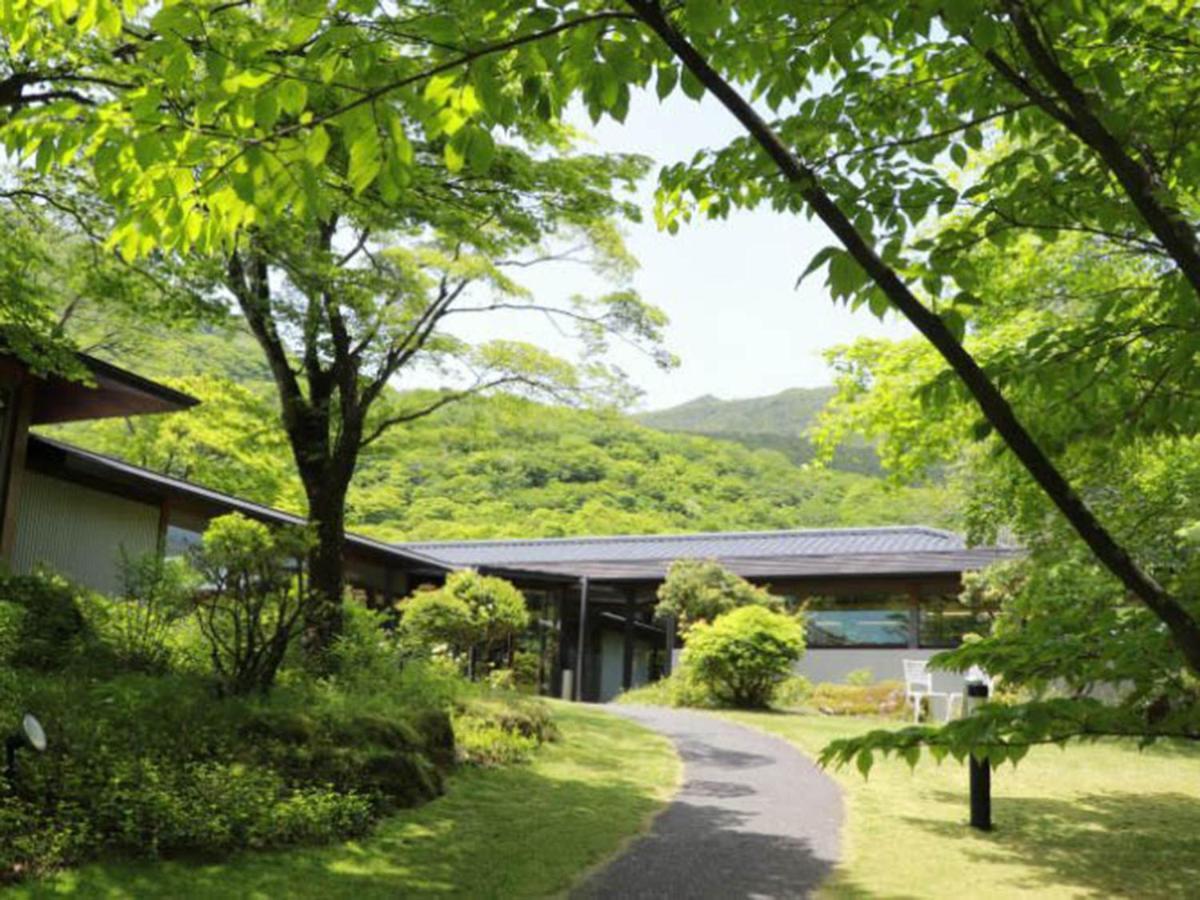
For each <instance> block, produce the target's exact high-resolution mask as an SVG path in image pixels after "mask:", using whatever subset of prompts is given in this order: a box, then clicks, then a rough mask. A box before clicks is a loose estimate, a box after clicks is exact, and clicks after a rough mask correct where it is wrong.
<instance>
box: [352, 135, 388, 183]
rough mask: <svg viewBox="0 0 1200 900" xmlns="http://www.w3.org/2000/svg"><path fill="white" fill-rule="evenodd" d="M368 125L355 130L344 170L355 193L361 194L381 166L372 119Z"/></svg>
mask: <svg viewBox="0 0 1200 900" xmlns="http://www.w3.org/2000/svg"><path fill="white" fill-rule="evenodd" d="M369 125H370V127H367V128H361V129H358V130H357V131H355V132H354V134H353V137H352V139H351V144H350V165H349V168H348V169H347V170H346V177H347V180H349V182H350V187H351V188H352V189H353V191H354V193H356V194H361V193H362V192H363V191H364V190H366V189H367V188H368V187H369V186H370V185H371V182H373V181H374V180H375V177H376V176H377V175H378V174H379V170H380V168H381V167H382V166H383V150H382V147H381V146H380V143H379V133H378V132H377V131H376V130H375V128H374V122H373V121H372V122H370V123H369Z"/></svg>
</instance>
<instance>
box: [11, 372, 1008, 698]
mask: <svg viewBox="0 0 1200 900" xmlns="http://www.w3.org/2000/svg"><path fill="white" fill-rule="evenodd" d="M80 361H81V362H82V363H83V365H84V366H85V367H86V368H87V369H88V371H89V372H90V373H91V376H92V379H91V381H92V383H90V384H83V383H79V382H73V381H68V380H65V379H61V378H57V377H54V376H48V377H43V376H39V375H37V374H36V373H33V372H31V371H29V369H28V368H27V367H25V366H23V365H22V364H20V363H19V362H17V361H16V360H15V359H13V358H11V357H0V561H3V562H5V563H6V564H7V565H8V566H10V567H11V568H12V569H14V570H15V571H19V572H26V571H30V570H32V569H33V568H35V567H36V566H38V565H47V566H49V567H50V568H52V569H54V570H56V571H59V572H61V573H63V574H64V575H66V576H67V577H69V578H71V579H73V580H75V581H76V582H78V583H80V584H83V585H86V586H88V587H91V588H93V589H96V590H100V591H105V592H113V591H116V590H118V589H119V588H120V560H121V558H122V556H123V555H129V556H138V555H143V554H146V553H159V554H163V555H167V556H171V555H177V554H179V553H182V552H183V551H184V550H185V549H186V548H187V547H188V546H190V545H192V544H193V543H195V542H196V541H197V540H198V539H199V536H200V534H201V533H202V531H203V530H204V528H205V526H206V524H207V523H208V522H209V521H210V520H211V519H213V518H215V517H216V516H219V515H223V514H225V513H229V512H240V513H242V514H244V515H246V516H248V517H250V518H253V519H257V520H259V521H262V522H266V523H268V524H277V525H296V524H302V522H303V520H302V519H301V518H300V517H298V516H296V515H293V514H290V513H286V512H283V511H280V510H276V509H271V508H269V507H266V506H262V505H260V504H256V503H252V502H249V501H247V500H243V499H241V498H238V497H233V496H230V495H228V494H223V493H220V492H218V491H213V490H210V489H208V488H205V487H202V486H200V485H196V484H192V483H190V482H187V481H184V480H181V479H178V478H172V477H169V476H165V475H161V474H159V473H156V472H152V471H149V470H147V469H144V468H141V467H138V466H134V465H131V464H129V463H127V462H124V461H122V460H119V459H115V458H113V457H109V456H104V455H102V454H98V453H92V452H90V451H87V450H83V449H81V448H79V447H74V446H71V445H70V444H66V443H63V442H61V441H56V440H51V439H49V438H46V437H42V436H39V435H36V434H31V433H30V432H29V428H30V427H31V426H34V425H38V424H49V423H55V422H67V421H75V420H80V419H90V418H101V417H105V416H132V415H141V414H149V413H167V412H180V411H183V410H186V409H187V408H189V407H190V406H193V405H194V404H195V402H196V401H195V400H194V399H193V398H190V397H188V396H186V395H184V394H180V393H179V392H177V391H173V390H171V389H169V388H166V387H164V386H162V385H159V384H155V383H154V382H151V381H147V380H146V379H144V378H141V377H139V376H137V375H134V374H133V373H130V372H126V371H124V370H122V369H119V368H117V367H115V366H111V365H109V364H106V363H103V362H101V361H99V360H95V359H92V358H90V357H86V356H81V357H80ZM1011 553H1012V551H1010V550H1004V549H1000V548H974V549H972V548H968V547H966V545H965V544H964V542H963V541H962V539H961V538H960V537H959V536H958V535H955V534H952V533H950V532H947V531H942V530H938V529H934V528H925V527H920V526H904V527H888V528H848V529H819V530H800V531H775V532H744V533H719V534H691V535H632V536H619V537H593V538H562V539H548V540H499V541H434V542H409V543H403V544H392V543H387V542H384V541H379V540H375V539H373V538H370V537H366V536H363V535H357V534H348V535H347V539H346V569H347V581H348V583H349V584H350V586H351V587H353V588H354V589H356V590H358V591H360V592H361V593H362V594H363V595H364V596H365V598H366V599H367V602H369V603H371V604H373V605H376V606H379V607H382V608H390V607H391V606H392V604H393V602H394V601H395V600H396V599H399V598H401V597H404V596H407V595H408V593H410V592H411V590H412V589H414V588H415V587H416V586H417V585H420V584H425V583H437V582H439V581H441V580H442V579H443V578H444V577H445V575H446V574H447V573H448V572H450V571H453V570H454V569H458V568H465V567H470V568H476V569H479V570H481V571H485V572H488V573H490V574H496V575H501V576H504V577H506V578H509V579H510V580H512V581H514V582H515V583H516V584H517V585H518V586H519V587H520V588H521V589H522V590H523V591H524V593H525V595H526V598H527V600H528V602H529V603H530V606H531V608H532V610H533V613H534V618H535V621H536V627H535V630H534V632H533V635H532V637H531V640H532V642H533V643H534V645H535V651H536V653H537V656H538V659H539V672H540V682H541V689H542V691H543V692H545V693H548V694H552V695H555V696H565V697H572V698H576V699H582V700H608V699H611V698H612V697H614V696H616V694H618V693H619V692H620V691H621V690H623V689H626V688H629V687H633V686H636V685H639V684H644V683H646V682H647V681H649V680H652V679H654V678H657V677H659V676H660V675H662V674H664V673H666V672H669V671H670V669H671V666H672V665H673V663H674V661H675V657H676V654H677V647H678V640H677V638H676V635H675V634H674V630H673V628H672V626H671V624H670V623H662V622H656V621H655V620H654V617H653V607H654V604H655V602H656V597H655V592H656V590H657V588H658V585H659V584H660V583H661V582H662V579H663V577H664V575H665V573H666V570H667V567H668V566H669V565H670V563H671V562H672V561H674V560H677V559H685V558H689V559H711V560H715V561H717V562H720V563H721V564H722V565H724V566H726V567H727V568H729V569H730V570H732V571H734V572H736V573H738V574H739V575H742V576H743V577H745V578H747V579H748V580H750V581H752V582H755V583H757V584H761V585H764V586H766V587H768V588H769V589H770V590H771V591H773V592H775V593H777V594H780V595H783V596H785V597H789V598H792V599H793V600H794V601H795V602H796V603H803V604H804V605H805V607H806V609H807V610H808V651H807V653H806V655H805V658H804V660H803V662H802V663H801V666H800V671H801V673H802V674H805V675H807V676H808V677H810V678H812V679H813V680H814V681H840V680H843V679H844V678H845V677H846V675H847V674H848V673H849V672H852V671H855V670H860V669H864V668H866V669H870V670H871V671H872V673H873V674H874V675H875V676H876V677H878V678H888V677H899V675H900V671H901V660H902V659H905V658H924V657H928V656H930V655H932V654H933V653H935V652H937V650H939V649H943V648H946V647H951V646H955V645H956V644H957V643H958V641H959V640H960V638H961V636H962V635H963V634H965V633H967V632H968V631H972V630H976V629H977V628H978V626H979V623H977V622H976V621H975V620H974V618H973V615H972V613H971V611H970V610H969V609H967V608H966V607H964V606H963V605H962V604H960V603H959V602H958V600H957V599H956V598H957V595H958V594H959V592H960V590H961V587H962V575H963V573H965V572H969V571H972V570H975V569H979V568H983V567H984V566H986V565H988V564H990V563H991V562H993V561H995V560H997V559H999V558H1003V557H1005V556H1008V555H1011Z"/></svg>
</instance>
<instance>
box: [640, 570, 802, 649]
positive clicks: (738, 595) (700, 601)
mask: <svg viewBox="0 0 1200 900" xmlns="http://www.w3.org/2000/svg"><path fill="white" fill-rule="evenodd" d="M782 605H783V604H782V602H781V601H780V599H779V598H778V597H776V596H774V595H773V594H772V593H771V592H770V591H768V590H766V589H765V588H761V587H756V586H755V585H753V584H751V583H750V582H748V581H747V580H746V579H745V578H742V577H741V576H740V575H736V574H734V573H733V572H730V571H729V570H728V569H726V568H725V567H724V566H722V565H721V564H720V563H718V562H715V561H714V560H700V559H677V560H675V561H674V562H673V563H671V565H670V567H669V568H668V569H667V577H666V578H665V579H663V583H662V584H661V585H659V587H658V605H656V606H655V607H654V615H655V616H656V617H657V618H659V619H665V618H668V617H669V618H674V619H675V620H677V621H678V622H679V627H680V630H681V631H682V632H683V633H684V634H687V633H689V632H690V631H691V629H692V628H694V627H695V626H696V625H698V624H699V623H701V622H714V621H716V619H717V618H718V617H719V616H723V615H724V614H725V613H728V612H731V611H732V610H734V609H737V608H738V607H741V606H762V607H765V608H766V609H772V610H777V609H779V608H780V607H781V606H782Z"/></svg>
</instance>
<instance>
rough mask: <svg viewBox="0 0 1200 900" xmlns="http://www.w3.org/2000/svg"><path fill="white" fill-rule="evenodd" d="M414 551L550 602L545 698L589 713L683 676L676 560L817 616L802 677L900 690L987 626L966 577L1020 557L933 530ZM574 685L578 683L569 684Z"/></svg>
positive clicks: (541, 603)
mask: <svg viewBox="0 0 1200 900" xmlns="http://www.w3.org/2000/svg"><path fill="white" fill-rule="evenodd" d="M404 546H405V547H406V548H407V549H408V550H411V551H413V552H416V553H420V554H425V555H428V556H432V557H435V558H437V559H440V560H444V561H445V562H446V563H447V564H449V565H454V566H470V567H473V568H478V569H481V570H492V571H496V572H498V573H501V574H506V575H507V577H509V578H511V579H513V580H514V581H516V582H517V583H518V584H520V585H521V586H522V587H524V588H525V590H526V594H527V596H531V597H536V598H537V601H536V602H537V605H538V608H539V609H541V610H542V613H541V615H540V618H541V619H542V621H544V622H546V623H547V626H546V627H548V628H550V629H552V631H553V634H554V636H555V637H556V638H557V647H558V659H557V670H558V672H559V673H560V674H559V675H557V676H556V677H555V678H554V679H553V680H552V681H550V682H549V683H547V684H546V685H545V688H546V690H548V691H549V692H551V693H554V694H556V695H563V694H564V693H565V694H567V695H573V696H576V697H579V698H581V699H585V700H608V699H611V698H612V697H614V696H615V695H616V694H617V693H619V692H620V690H622V689H623V688H628V687H632V686H636V685H638V684H641V683H644V682H645V681H646V680H648V679H649V678H651V677H653V676H654V675H655V674H657V673H659V672H663V671H669V669H670V667H671V664H672V662H673V659H674V656H675V647H676V644H677V641H676V640H675V639H674V635H672V634H671V633H670V629H669V627H664V626H662V625H661V624H660V623H655V622H654V620H653V614H652V610H653V607H654V604H655V602H656V597H655V592H656V590H657V589H658V586H659V584H661V582H662V580H663V578H664V576H665V574H666V570H667V567H668V566H669V565H670V564H671V562H672V561H674V560H677V559H711V560H715V561H717V562H719V563H721V564H722V565H723V566H725V567H726V568H728V569H729V570H731V571H733V572H736V573H737V574H739V575H741V576H742V577H744V578H746V579H747V580H749V581H751V582H754V583H756V584H760V585H763V586H765V587H767V588H768V589H769V590H771V591H772V592H773V593H776V594H779V595H781V596H784V597H788V598H792V599H793V600H794V601H795V602H796V603H803V604H804V605H805V607H806V609H807V610H808V616H807V628H808V635H807V642H808V649H807V651H806V653H805V656H804V659H803V661H802V662H801V663H800V666H799V671H800V673H801V674H803V675H805V676H807V677H809V678H811V679H813V680H814V681H842V680H844V679H845V677H846V675H847V674H849V673H850V672H853V671H856V670H861V669H864V668H865V669H870V670H871V672H872V673H873V674H874V676H875V677H876V678H899V677H901V669H902V666H901V660H903V659H925V658H928V657H930V656H932V655H933V654H934V653H936V652H938V651H939V650H942V649H946V648H948V647H953V646H957V644H958V643H959V641H960V640H961V638H962V635H964V634H966V633H967V632H970V631H975V630H978V629H979V628H980V627H982V623H980V622H978V621H976V619H975V616H974V614H973V613H972V611H971V610H969V609H967V608H966V607H964V606H963V605H962V604H961V603H959V602H958V600H957V595H958V594H959V592H960V591H961V589H962V575H963V573H964V572H969V571H973V570H976V569H981V568H983V567H985V566H987V565H989V564H990V563H992V562H995V561H996V560H997V559H1000V558H1004V557H1007V556H1011V555H1012V552H1013V551H1011V550H1006V549H1001V548H975V549H971V548H968V547H967V546H966V545H965V544H964V542H963V540H962V538H961V537H959V536H958V535H956V534H953V533H951V532H948V531H942V530H940V529H936V528H926V527H923V526H897V527H885V528H835V529H814V530H800V531H769V532H741V533H708V534H688V535H642V536H620V537H595V538H561V539H549V540H511V541H429V542H417V543H408V544H405V545H404ZM534 579H538V580H534ZM555 580H557V583H555ZM547 643H549V644H551V645H554V644H555V641H553V640H548V641H547ZM580 647H582V648H583V653H582V671H581V670H580V666H581V655H580ZM668 647H669V648H671V651H672V652H671V653H670V654H668V653H667V648H668ZM546 668H547V669H551V667H549V666H547V667H546ZM551 670H552V669H551ZM562 672H568V673H570V675H569V676H568V677H567V681H568V682H569V683H567V684H564V683H563V677H562V675H561V673H562Z"/></svg>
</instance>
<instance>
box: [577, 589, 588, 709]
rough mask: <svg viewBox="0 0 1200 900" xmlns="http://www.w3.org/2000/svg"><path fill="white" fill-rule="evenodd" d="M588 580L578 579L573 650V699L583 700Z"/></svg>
mask: <svg viewBox="0 0 1200 900" xmlns="http://www.w3.org/2000/svg"><path fill="white" fill-rule="evenodd" d="M587 604H588V580H587V576H586V575H584V576H583V577H582V578H580V579H579V644H578V646H577V648H576V651H575V699H576V700H580V701H582V700H583V656H584V644H585V643H586V641H587Z"/></svg>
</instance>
